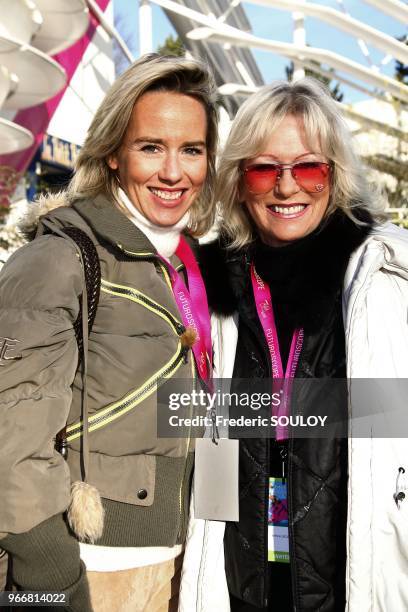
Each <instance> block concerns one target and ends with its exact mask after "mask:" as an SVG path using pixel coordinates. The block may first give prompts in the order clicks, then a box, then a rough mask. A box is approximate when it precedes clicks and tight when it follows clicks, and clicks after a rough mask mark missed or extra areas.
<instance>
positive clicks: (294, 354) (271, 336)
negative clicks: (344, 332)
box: [251, 264, 304, 440]
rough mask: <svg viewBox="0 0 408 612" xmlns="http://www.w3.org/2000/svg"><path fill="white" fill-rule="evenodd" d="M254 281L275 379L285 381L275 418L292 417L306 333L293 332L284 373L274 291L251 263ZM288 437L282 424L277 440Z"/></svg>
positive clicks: (258, 311) (299, 330) (258, 310)
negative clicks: (295, 386) (297, 374)
mask: <svg viewBox="0 0 408 612" xmlns="http://www.w3.org/2000/svg"><path fill="white" fill-rule="evenodd" d="M251 282H252V289H253V292H254V298H255V305H256V310H257V313H258V317H259V321H260V322H261V325H262V329H263V332H264V334H265V340H266V343H267V345H268V349H269V354H270V357H271V365H272V377H273V378H274V379H281V380H282V381H283V389H281V388H280V389H279V391H282V393H281V401H280V403H279V407H278V410H277V414H276V415H274V416H278V417H281V416H289V406H290V396H291V391H292V381H293V378H294V377H295V374H296V368H297V365H298V363H299V357H300V352H301V350H302V345H303V337H304V332H303V329H302V328H299V329H295V331H294V332H293V336H292V342H291V345H290V351H289V358H288V363H287V366H286V371H285V372H284V371H283V367H282V359H281V355H280V350H279V341H278V331H277V329H276V323H275V317H274V314H273V305H272V296H271V291H270V289H269V286H268V285H267V283H265V282H264V281H263V280H262V279H261V277H260V276H259V274H258V273H257V271H256V270H255V266H254V265H253V264H251ZM287 437H288V428H287V426H285V425H280V424H279V421H278V425H277V428H276V439H277V440H286V438H287Z"/></svg>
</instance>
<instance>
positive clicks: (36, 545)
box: [0, 55, 217, 612]
mask: <svg viewBox="0 0 408 612" xmlns="http://www.w3.org/2000/svg"><path fill="white" fill-rule="evenodd" d="M216 130H217V112H216V107H215V86H214V83H213V80H212V77H211V75H210V74H209V73H208V70H207V69H206V67H205V66H203V65H202V64H200V63H199V62H196V61H193V60H187V59H184V58H169V57H159V56H155V55H152V56H146V57H143V58H141V59H140V60H139V61H138V62H136V63H135V64H133V65H132V66H131V67H130V68H129V69H128V70H127V71H126V72H125V73H123V74H122V75H121V77H119V79H118V80H117V81H116V82H115V84H114V85H113V87H112V88H111V90H110V91H109V92H108V94H107V95H106V97H105V99H104V101H103V102H102V104H101V106H100V108H99V110H98V111H97V113H96V115H95V118H94V120H93V122H92V124H91V126H90V128H89V132H88V136H87V139H86V141H85V144H84V146H83V148H82V150H81V152H80V155H79V159H78V163H77V167H76V172H75V175H74V177H73V179H72V181H71V183H70V185H69V187H68V190H67V191H66V192H64V193H62V194H60V196H59V197H58V198H57V199H55V198H52V197H51V198H48V199H46V200H45V201H43V202H40V205H39V208H37V211H36V212H33V215H34V216H36V215H38V213H39V214H40V215H41V216H40V219H39V221H38V220H34V222H33V220H31V226H33V225H34V226H35V225H36V224H37V229H36V234H37V235H36V238H35V239H34V240H33V241H32V242H30V243H29V244H27V245H26V246H24V247H23V248H21V249H20V250H19V251H18V252H17V253H15V254H14V255H13V256H12V257H11V258H10V259H9V261H8V262H7V264H6V265H5V266H4V268H3V270H2V275H1V281H0V336H1V337H2V342H3V348H2V351H1V364H0V365H1V368H0V370H1V383H0V387H1V403H0V422H1V428H0V488H1V491H2V502H1V505H0V531H1V532H2V533H1V539H0V546H1V547H2V548H4V549H5V550H7V551H8V552H9V554H10V555H11V558H12V570H13V580H14V583H15V584H16V585H17V587H18V588H20V589H23V590H42V591H58V592H61V593H64V594H65V595H66V596H67V597H69V599H70V605H69V610H72V611H78V612H85V611H86V610H90V609H91V603H90V599H89V593H88V582H89V584H90V587H91V596H92V607H93V609H94V610H96V611H102V610H117V611H120V610H125V609H126V610H127V609H129V608H128V607H127V606H131V609H132V610H144V609H152V610H153V609H155V606H157V607H159V606H160V605H167V603H168V600H170V599H171V597H172V595H174V589H173V593H172V592H171V589H170V581H171V580H172V579H174V576H175V575H176V574H177V572H178V569H179V565H180V562H181V557H180V553H181V550H182V545H183V541H184V538H185V530H186V522H187V517H188V504H189V498H190V477H191V470H192V464H193V448H192V445H191V444H190V443H189V440H188V439H181V438H172V439H167V438H159V437H158V436H157V431H156V416H157V403H156V396H155V391H156V388H157V383H158V381H159V380H160V379H161V378H163V377H164V378H180V379H183V380H189V381H190V384H191V386H194V385H195V384H196V379H197V373H196V365H195V359H194V355H193V351H194V346H193V345H194V341H195V339H196V337H197V335H196V334H195V332H194V330H191V329H186V322H185V319H184V318H183V313H182V312H181V309H180V307H179V303H178V302H177V299H176V296H175V293H174V290H173V281H174V277H173V276H172V273H173V272H174V270H175V269H177V270H178V271H181V272H182V274H181V275H178V273H177V272H175V275H176V277H177V276H179V277H180V278H182V279H189V278H190V277H189V274H190V272H191V270H190V268H192V267H194V258H193V257H192V252H191V249H190V247H189V246H188V244H187V241H186V239H185V238H184V237H183V236H182V234H183V233H184V234H190V235H199V234H201V233H203V232H204V231H206V230H207V229H208V228H209V227H210V226H211V224H212V222H213V218H214V206H213V203H212V202H213V198H212V187H211V185H212V180H213V173H214V158H215V148H216ZM28 224H30V223H28ZM31 229H32V227H31ZM78 243H82V248H79V247H78ZM180 245H183V249H182V251H180ZM95 249H96V253H97V256H96V257H95V256H94V255H93V254H95ZM186 251H188V253H189V257H190V259H188V257H187V258H186V256H185V253H186ZM192 260H193V261H192ZM99 266H100V274H101V278H100V281H99V286H98V282H97V283H96V291H97V292H98V295H97V296H95V295H94V294H93V293H92V292H93V291H94V290H95V283H93V286H92V282H91V283H90V286H88V287H87V290H85V279H86V281H87V282H88V281H89V279H91V280H92V278H93V279H95V275H96V276H97V275H98V268H99ZM89 267H90V268H91V272H90V273H89V271H88V273H86V272H87V270H86V269H85V268H89ZM84 273H85V274H84ZM88 284H89V283H88ZM99 289H100V292H99ZM187 293H188V290H187ZM190 297H191V309H192V313H193V315H194V306H195V305H196V301H197V296H195V297H194V295H193V294H192V293H191V296H190ZM198 297H199V301H200V303H206V298H205V292H204V293H201V295H199V296H198ZM98 298H99V303H98V305H97V308H96V310H95V304H94V302H95V299H98ZM194 300H196V301H194ZM91 311H93V314H92V318H93V317H94V321H93V322H92V320H91V321H89V320H88V316H89V314H90V313H91ZM87 323H89V326H90V325H92V329H91V330H90V331H89V329H88V325H87ZM207 332H209V330H203V333H204V334H205V333H207ZM208 357H209V356H207V358H208ZM78 362H79V367H78ZM61 432H62V433H61ZM58 436H59V437H60V438H61V437H62V448H63V450H64V455H66V454H67V461H65V460H64V458H63V457H62V456H61V454H60V452H58V451H57V450H56V449H55V448H54V444H55V438H56V437H58ZM71 483H73V484H72V487H71ZM66 511H68V512H67V515H66V514H65V513H66ZM75 536H76V537H75ZM76 538H77V539H76ZM78 539H79V540H80V541H81V545H80V546H79V545H78ZM80 556H81V558H82V562H80ZM84 563H85V565H86V568H87V570H88V581H87V579H86V575H85V572H84V570H85V567H84ZM173 582H174V580H173ZM119 592H120V596H119V595H118V593H119ZM158 592H161V595H159V596H158V595H157V593H158ZM160 597H161V598H162V599H163V600H161V599H160Z"/></svg>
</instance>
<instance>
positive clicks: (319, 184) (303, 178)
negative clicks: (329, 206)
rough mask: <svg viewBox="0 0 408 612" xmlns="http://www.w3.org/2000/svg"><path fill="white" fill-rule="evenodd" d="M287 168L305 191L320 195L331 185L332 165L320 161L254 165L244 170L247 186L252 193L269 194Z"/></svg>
mask: <svg viewBox="0 0 408 612" xmlns="http://www.w3.org/2000/svg"><path fill="white" fill-rule="evenodd" d="M286 168H288V169H290V172H291V174H292V176H293V178H294V180H295V181H296V183H297V184H298V185H299V187H300V188H301V189H303V191H307V192H308V193H319V192H320V191H323V190H324V189H325V188H326V187H327V185H328V184H329V178H330V164H328V163H326V162H319V161H310V162H309V161H307V162H296V163H294V164H273V163H269V164H253V165H252V166H248V167H247V168H245V169H244V170H243V176H244V182H245V186H246V188H247V189H248V191H249V192H250V193H255V194H262V193H268V191H271V190H272V189H274V187H275V186H276V183H278V182H279V180H280V179H281V177H282V172H283V170H285V169H286Z"/></svg>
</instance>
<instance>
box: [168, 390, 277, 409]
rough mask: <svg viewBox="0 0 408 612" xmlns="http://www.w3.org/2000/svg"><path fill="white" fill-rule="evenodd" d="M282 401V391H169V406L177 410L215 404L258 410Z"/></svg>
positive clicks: (210, 406) (211, 407)
mask: <svg viewBox="0 0 408 612" xmlns="http://www.w3.org/2000/svg"><path fill="white" fill-rule="evenodd" d="M281 401H282V391H280V392H278V393H222V392H221V391H216V392H214V393H208V392H206V391H203V390H201V391H195V390H194V391H191V393H170V395H169V408H170V410H178V409H179V408H181V407H187V406H194V407H200V408H206V409H207V410H213V409H214V408H216V407H217V406H230V405H231V404H234V405H235V406H243V407H249V408H251V409H252V410H260V409H261V408H267V407H268V406H274V407H275V408H276V407H277V406H280V403H281Z"/></svg>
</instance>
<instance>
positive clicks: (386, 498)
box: [180, 79, 408, 612]
mask: <svg viewBox="0 0 408 612" xmlns="http://www.w3.org/2000/svg"><path fill="white" fill-rule="evenodd" d="M219 183H220V200H221V203H222V206H223V213H224V222H223V226H222V236H223V238H222V240H221V244H220V243H219V244H218V245H215V246H214V245H213V246H212V247H209V248H208V249H207V250H206V252H205V253H204V255H203V259H204V261H205V268H206V269H207V270H208V275H209V278H210V281H209V283H208V285H207V289H208V293H209V300H210V302H212V305H213V308H214V309H215V311H216V312H217V313H218V316H216V317H214V321H215V325H214V327H215V329H216V335H215V355H216V359H218V374H219V376H221V377H231V376H232V375H234V377H241V378H242V377H243V374H242V373H243V372H245V376H246V377H248V378H249V377H259V378H268V376H269V377H271V374H272V370H271V363H272V364H274V361H273V360H274V357H276V355H274V354H273V352H272V351H271V350H269V349H270V346H269V345H268V343H267V342H266V340H265V339H264V337H263V335H264V334H263V332H264V331H265V327H264V326H263V325H262V321H261V318H262V311H260V310H259V308H257V303H258V306H259V303H261V302H260V301H259V300H258V302H257V287H256V282H257V279H261V282H262V281H263V285H262V286H264V285H267V286H269V288H270V290H271V293H272V296H273V298H274V299H273V306H272V298H271V295H270V294H269V296H268V295H267V296H266V297H267V298H268V297H269V300H270V302H269V303H270V305H271V308H272V310H273V311H274V314H275V318H276V327H275V330H277V335H276V343H275V348H276V346H280V345H281V344H282V347H281V353H282V357H283V359H282V361H283V362H285V360H286V359H289V360H290V359H291V358H293V351H291V343H292V344H293V342H294V341H293V336H292V334H293V332H296V330H298V331H299V330H302V332H303V336H302V335H301V337H300V341H299V342H300V350H299V359H298V362H297V363H295V364H294V372H295V374H294V375H295V376H296V378H305V377H306V378H313V377H315V378H329V379H330V378H341V379H344V380H346V379H347V381H348V383H347V384H348V402H346V403H345V404H344V406H342V405H341V401H335V402H334V403H333V405H330V409H331V410H333V411H335V410H338V411H339V412H337V416H338V417H339V419H342V418H344V419H347V420H348V431H349V436H348V438H349V439H348V441H347V440H345V439H343V441H341V440H335V441H332V440H330V441H327V440H326V441H325V442H323V441H320V440H319V441H316V440H303V441H301V442H302V444H300V443H297V440H296V439H294V440H292V439H291V440H290V441H289V447H288V448H287V450H288V456H287V458H286V456H285V454H283V455H284V457H285V458H284V462H286V465H285V476H286V474H288V483H289V487H288V488H289V500H288V501H289V517H288V519H289V520H288V522H289V529H288V543H289V551H288V555H287V557H288V558H287V560H288V561H289V563H287V564H283V563H276V562H271V563H267V559H268V558H269V559H271V558H272V557H273V551H272V553H271V551H269V555H268V553H267V546H266V545H265V542H264V541H263V539H262V538H263V537H264V536H265V533H266V529H265V526H267V520H268V515H267V511H268V508H267V504H263V499H265V497H263V491H264V490H265V489H267V487H268V485H269V484H270V477H276V476H279V475H278V474H276V473H273V470H274V469H276V466H277V465H278V462H277V460H276V455H277V453H276V447H277V449H278V452H279V453H280V450H281V448H282V446H281V445H282V440H278V441H277V442H276V441H275V440H271V441H270V443H269V448H268V450H267V451H266V452H265V453H263V451H262V448H263V447H260V446H259V444H258V446H257V445H256V444H254V443H253V441H252V440H240V470H241V472H240V520H239V522H237V523H227V530H226V535H225V553H224V550H223V547H222V542H221V540H222V536H223V533H224V524H223V523H218V522H214V521H200V520H192V521H191V523H190V529H189V540H188V543H187V547H186V553H185V554H186V561H188V562H187V563H185V572H184V576H183V581H182V591H181V600H180V610H181V611H182V612H185V611H187V610H188V611H189V612H190V611H191V610H200V611H201V612H206V611H207V610H213V609H217V610H219V611H220V612H221V611H227V610H229V609H230V606H231V609H232V610H233V611H234V610H237V611H241V610H242V611H248V612H249V611H250V610H251V611H254V610H258V609H264V610H267V609H274V606H275V607H276V606H278V609H282V610H293V609H295V610H296V611H298V612H299V611H301V612H309V611H310V612H312V611H314V610H317V609H318V610H321V611H325V612H329V611H330V612H331V611H334V610H347V611H349V612H350V611H351V612H357V611H358V612H360V611H368V610H370V611H375V612H390V611H391V610H392V611H394V610H405V609H408V583H407V581H406V573H407V570H408V521H407V515H408V507H406V504H408V501H407V500H408V498H405V492H404V491H405V476H404V474H405V470H407V469H408V451H407V446H408V445H407V440H406V439H405V438H398V437H396V436H397V435H398V432H399V431H401V434H400V435H404V434H405V433H406V432H403V425H404V423H403V421H401V420H400V421H398V420H397V417H398V416H399V417H401V411H403V410H404V399H405V398H406V393H405V389H404V385H403V381H398V383H397V382H396V381H395V380H393V379H397V378H398V379H404V378H408V326H407V310H408V309H407V307H408V237H407V233H406V232H405V231H404V230H401V229H399V228H396V227H395V226H393V225H391V224H389V223H388V224H387V223H383V217H382V216H381V212H380V211H379V206H378V201H376V200H375V196H374V195H373V194H372V193H371V194H370V191H369V189H368V187H367V184H366V181H365V176H364V170H363V168H362V166H361V162H360V160H359V159H358V157H357V156H356V155H355V154H354V152H353V149H352V145H351V139H350V135H349V133H348V130H347V127H346V126H345V124H344V122H343V120H342V118H341V116H340V113H339V110H338V108H337V106H336V105H335V104H334V103H333V102H332V100H331V99H330V97H329V95H328V94H327V92H326V91H325V90H324V89H323V88H322V87H321V86H319V85H318V84H317V83H316V82H313V81H312V80H310V79H306V80H303V81H300V82H297V83H295V84H286V83H285V84H283V83H282V84H281V83H279V84H274V85H272V86H268V87H265V88H262V90H260V91H259V92H258V93H257V94H255V95H254V96H252V98H251V99H250V100H248V101H247V102H246V103H245V104H244V105H243V106H242V107H241V109H240V111H239V113H238V115H237V117H236V119H235V121H234V124H233V126H232V129H231V132H230V136H229V139H228V141H227V143H226V146H225V150H224V154H223V156H222V159H221V164H220V170H219ZM214 253H215V254H214ZM206 258H207V259H206ZM211 262H213V263H214V262H216V268H217V271H218V276H219V278H220V279H221V285H224V286H226V285H228V286H229V289H228V290H230V295H227V296H226V293H227V294H228V290H227V291H224V290H223V288H222V286H221V285H220V284H218V285H216V286H214V280H213V278H211V270H212V264H211ZM240 262H241V263H240ZM237 278H238V279H239V282H238V283H237V281H236V279H237ZM316 279H317V280H316ZM251 281H252V282H251ZM240 283H241V284H240ZM251 284H252V289H251ZM237 287H238V288H237ZM211 296H213V297H211ZM258 297H259V296H258ZM261 297H265V296H263V295H262V296H261ZM275 298H276V299H275ZM234 300H235V301H234ZM238 326H239V334H238ZM217 337H218V339H217ZM297 339H298V340H299V334H298V336H297ZM278 340H279V343H278ZM281 340H282V343H281V342H280V341H281ZM234 349H235V350H234ZM265 355H266V357H265ZM268 358H269V360H268ZM268 361H269V362H268ZM252 362H253V363H252ZM254 364H255V365H254ZM292 365H293V364H292ZM366 378H370V379H376V380H375V381H371V383H370V384H369V383H364V381H361V379H366ZM357 379H360V380H357ZM384 379H391V380H384ZM234 384H235V383H234V381H233V382H232V385H233V386H234ZM391 394H392V397H391ZM364 395H365V396H366V397H365V398H364ZM362 397H363V400H364V399H365V400H367V397H369V398H370V401H373V402H375V406H372V407H371V405H370V408H372V409H371V410H369V413H370V414H368V415H367V414H363V411H366V408H365V403H364V402H363V404H362V402H361V398H362ZM343 409H344V415H343V414H342V412H341V411H342V410H343ZM374 414H375V416H373V415H374ZM361 416H367V418H366V419H361ZM396 423H397V425H396ZM295 435H296V434H295ZM283 444H284V442H283ZM260 448H261V450H260ZM257 453H258V454H257ZM280 456H282V454H280ZM248 457H249V459H248ZM251 462H252V463H251ZM255 463H256V465H257V466H258V467H259V470H258V472H256V470H254V469H252V467H251V466H253V465H254V464H255ZM254 509H256V511H257V512H258V514H257V516H259V515H262V513H265V514H264V519H263V524H262V521H261V522H260V524H258V523H256V522H255V523H254V519H253V513H252V511H253V510H254ZM264 545H265V546H264ZM224 554H225V560H226V562H225V567H224ZM259 559H261V561H259ZM262 560H264V561H265V564H263V561H262ZM225 570H226V571H225ZM227 585H228V586H227ZM228 595H229V596H228ZM229 600H230V601H229Z"/></svg>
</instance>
